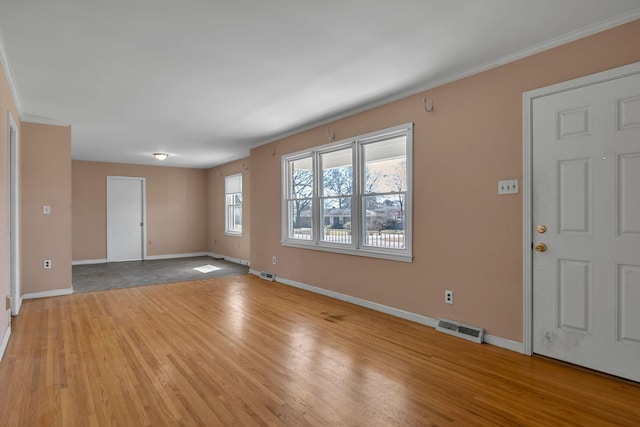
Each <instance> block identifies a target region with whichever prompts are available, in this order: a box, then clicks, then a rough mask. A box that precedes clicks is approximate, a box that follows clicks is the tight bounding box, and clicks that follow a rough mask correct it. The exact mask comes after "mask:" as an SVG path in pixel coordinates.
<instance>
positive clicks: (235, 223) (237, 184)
mask: <svg viewBox="0 0 640 427" xmlns="http://www.w3.org/2000/svg"><path fill="white" fill-rule="evenodd" d="M224 193H225V234H228V235H232V236H241V235H242V174H241V173H240V174H237V175H229V176H226V177H225V178H224Z"/></svg>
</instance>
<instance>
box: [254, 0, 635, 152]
mask: <svg viewBox="0 0 640 427" xmlns="http://www.w3.org/2000/svg"><path fill="white" fill-rule="evenodd" d="M636 19H640V9H635V10H633V11H631V12H628V13H624V14H622V15H618V16H616V17H614V18H611V19H607V20H605V21H602V22H599V23H596V24H593V25H589V26H587V27H584V28H581V29H579V30H576V31H572V32H570V33H567V34H564V35H562V36H559V37H556V38H553V39H551V40H547V41H546V42H543V43H540V44H537V45H535V46H533V47H530V48H527V49H523V50H520V51H518V52H514V53H511V54H509V55H505V56H502V57H500V58H498V59H494V60H492V61H488V62H485V63H483V64H480V65H476V66H473V67H471V68H467V69H466V70H463V71H461V72H459V73H455V74H452V75H450V76H448V77H444V78H442V79H438V80H432V81H428V82H425V83H423V84H421V85H418V86H414V87H412V88H409V89H407V90H404V91H402V92H398V93H394V94H393V95H391V96H388V97H386V98H382V99H378V100H376V101H374V102H371V103H368V104H365V105H362V106H360V107H357V108H353V109H349V110H347V111H344V112H342V113H340V114H336V115H333V116H329V117H326V118H324V119H322V120H318V121H314V122H312V123H309V124H307V125H305V126H300V127H297V128H294V129H292V130H289V131H287V132H283V133H281V134H278V135H276V136H274V137H272V138H269V139H267V140H265V141H262V142H259V143H257V144H254V145H251V146H250V147H249V149H250V150H251V149H252V148H256V147H260V146H262V145H266V144H270V143H272V142H275V141H279V140H281V139H284V138H286V137H288V136H292V135H296V134H298V133H301V132H304V131H307V130H310V129H315V128H317V127H319V126H322V125H326V124H328V123H333V122H335V121H337V120H340V119H344V118H347V117H350V116H353V115H355V114H358V113H362V112H364V111H367V110H371V109H373V108H376V107H380V106H382V105H385V104H389V103H391V102H394V101H398V100H400V99H403V98H407V97H409V96H413V95H416V94H418V93H421V92H425V91H427V90H429V89H433V88H436V87H439V86H443V85H445V84H448V83H452V82H455V81H456V80H462V79H464V78H466V77H470V76H473V75H474V74H479V73H482V72H483V71H487V70H490V69H492V68H497V67H499V66H501V65H505V64H508V63H510V62H515V61H518V60H520V59H522V58H526V57H528V56H531V55H535V54H536V53H540V52H544V51H545V50H549V49H553V48H554V47H558V46H562V45H563V44H567V43H571V42H573V41H576V40H579V39H581V38H585V37H588V36H591V35H593V34H596V33H600V32H602V31H606V30H609V29H611V28H614V27H618V26H620V25H623V24H626V23H628V22H631V21H635V20H636Z"/></svg>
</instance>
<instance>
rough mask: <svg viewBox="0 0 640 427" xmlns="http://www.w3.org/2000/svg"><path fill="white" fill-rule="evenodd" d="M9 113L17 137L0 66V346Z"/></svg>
mask: <svg viewBox="0 0 640 427" xmlns="http://www.w3.org/2000/svg"><path fill="white" fill-rule="evenodd" d="M9 112H11V116H12V119H13V121H14V124H15V125H16V126H17V127H18V136H19V137H20V116H19V114H18V109H17V108H16V104H15V100H14V99H13V97H12V95H11V90H10V89H9V83H8V81H7V77H6V75H5V74H4V69H3V67H0V346H1V345H2V342H3V339H4V337H5V335H6V333H7V330H8V329H9V322H10V313H9V310H5V304H4V301H5V298H6V297H7V296H8V295H9V293H10V289H9V234H10V233H9V217H8V215H9V191H8V187H9V183H8V178H9V159H8V157H7V153H8V152H9V146H8V143H9V131H8V124H9V121H8V120H9V119H8V117H9Z"/></svg>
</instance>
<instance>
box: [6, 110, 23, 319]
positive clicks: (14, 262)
mask: <svg viewBox="0 0 640 427" xmlns="http://www.w3.org/2000/svg"><path fill="white" fill-rule="evenodd" d="M12 131H13V134H14V138H13V140H12V139H11V133H12ZM19 141H20V135H19V130H18V126H17V125H16V121H15V120H14V119H13V115H12V114H11V111H7V154H8V156H7V159H8V166H9V168H8V172H7V177H8V183H7V186H8V190H9V192H8V196H9V212H8V214H9V218H8V221H9V224H8V225H9V227H8V230H9V248H8V249H9V271H8V274H9V295H10V297H11V315H12V316H17V315H18V313H19V312H20V307H21V306H22V298H21V296H20V184H19V180H20V171H19V168H20V144H19Z"/></svg>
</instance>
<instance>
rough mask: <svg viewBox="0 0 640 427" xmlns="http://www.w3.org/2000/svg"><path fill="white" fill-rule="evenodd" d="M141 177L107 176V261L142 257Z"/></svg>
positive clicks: (130, 259)
mask: <svg viewBox="0 0 640 427" xmlns="http://www.w3.org/2000/svg"><path fill="white" fill-rule="evenodd" d="M143 225H144V179H143V178H125V177H107V260H108V261H109V262H113V261H134V260H141V259H143V258H144V233H143V230H144V229H143Z"/></svg>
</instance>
